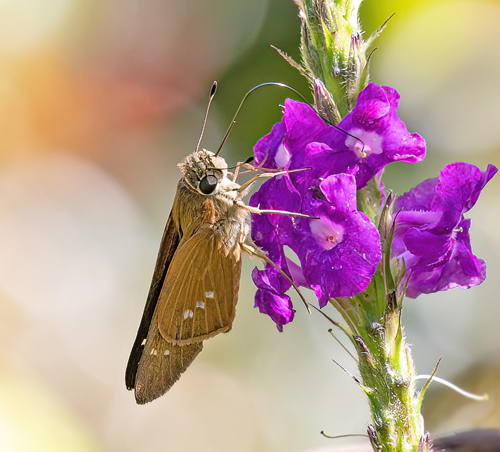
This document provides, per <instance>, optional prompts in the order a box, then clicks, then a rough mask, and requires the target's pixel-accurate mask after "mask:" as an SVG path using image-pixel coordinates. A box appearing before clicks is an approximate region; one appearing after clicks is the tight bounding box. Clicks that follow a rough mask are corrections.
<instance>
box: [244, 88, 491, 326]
mask: <svg viewBox="0 0 500 452" xmlns="http://www.w3.org/2000/svg"><path fill="white" fill-rule="evenodd" d="M398 103H399V94H398V93H397V91H396V90H394V89H393V88H390V87H386V86H378V85H376V84H375V83H370V84H369V85H368V86H367V87H366V88H365V89H364V90H363V91H361V92H360V94H359V96H358V100H357V103H356V106H355V107H354V108H353V109H352V111H351V112H350V113H349V114H347V115H346V116H345V117H344V119H343V120H342V121H341V122H340V123H339V124H338V126H332V125H328V124H325V123H324V121H323V120H322V119H321V118H320V117H319V116H318V114H317V113H316V111H315V110H314V109H313V108H312V107H310V106H309V105H307V104H304V103H301V102H298V101H294V100H290V99H287V100H286V102H285V107H284V111H283V119H282V121H281V122H280V123H278V124H275V125H274V126H273V128H272V130H271V132H270V133H269V134H268V135H266V136H264V137H263V138H261V139H260V140H259V141H258V142H257V144H256V145H255V148H254V154H255V162H256V165H258V166H259V167H262V168H268V169H284V170H288V172H287V173H286V174H284V175H281V176H277V177H274V178H272V179H270V180H268V181H267V182H266V183H264V184H263V185H262V186H261V188H260V189H259V190H258V191H257V192H256V193H255V194H254V195H253V196H252V198H251V200H250V204H251V205H253V206H258V207H260V208H261V209H271V210H282V211H289V212H300V213H302V214H305V215H307V216H308V218H299V217H294V216H288V215H280V214H269V215H253V217H252V239H253V240H254V242H255V243H256V244H257V245H258V246H259V247H260V248H261V249H263V250H264V251H265V252H266V253H267V254H268V256H269V258H270V259H271V260H272V261H273V262H274V263H275V264H276V265H277V266H278V267H279V268H280V269H281V272H280V271H278V270H277V269H276V268H275V267H274V266H272V265H269V264H268V265H267V266H266V267H265V268H264V270H259V269H257V268H256V269H255V270H254V271H253V273H252V277H253V280H254V282H255V284H256V286H257V293H256V296H255V305H256V307H258V308H259V309H260V311H261V312H263V313H266V314H268V315H269V316H270V317H271V318H272V319H273V320H274V322H275V323H276V324H277V326H278V328H279V329H280V330H282V328H283V325H285V324H286V323H288V322H290V321H291V320H292V319H293V315H294V311H293V307H292V304H291V301H290V297H289V296H288V295H287V294H286V292H287V291H288V290H289V289H290V287H291V284H290V282H289V281H288V280H287V278H285V277H284V275H283V274H282V273H285V274H286V275H288V276H289V277H290V278H291V279H292V280H293V281H294V282H295V284H297V285H300V286H303V287H307V288H310V289H312V290H313V291H314V292H315V294H316V296H317V298H318V300H319V305H320V307H323V306H324V305H325V304H326V303H327V302H328V300H329V299H331V298H334V297H352V296H355V295H357V294H359V293H360V292H363V291H364V290H365V289H366V288H367V287H368V285H369V283H370V281H371V279H372V277H373V275H374V273H375V271H376V270H377V267H378V265H379V263H380V260H381V256H382V250H381V243H380V236H379V232H378V230H377V227H376V226H375V225H374V224H373V222H372V221H371V219H370V218H369V217H368V215H367V214H366V213H364V212H362V211H359V210H358V203H357V195H358V194H359V193H360V192H359V190H360V189H362V188H363V187H366V186H367V184H368V183H369V182H370V181H371V180H372V179H375V180H376V181H378V180H379V178H380V176H381V174H382V172H383V169H384V167H385V166H386V165H387V164H389V163H392V162H395V161H403V162H407V163H416V162H419V161H422V160H423V159H424V157H425V141H424V140H423V138H422V137H421V136H420V135H418V134H416V133H409V132H408V130H407V128H406V126H405V124H404V123H403V122H402V121H401V119H399V117H398V116H397V108H398ZM495 172H496V168H495V167H493V166H489V167H488V169H487V171H486V172H484V173H482V172H481V171H480V170H479V169H478V168H476V167H475V166H473V165H468V164H465V163H457V164H453V165H449V166H448V167H446V168H445V169H443V171H442V172H441V175H440V177H439V179H432V180H428V181H426V182H423V183H422V184H420V185H419V186H417V187H416V188H414V189H413V190H412V191H410V192H409V193H407V194H405V195H404V196H402V197H401V198H399V199H398V201H397V203H396V208H395V209H396V210H395V212H397V214H396V215H395V218H396V222H395V234H394V240H393V247H392V256H393V259H394V261H395V262H402V261H404V265H405V268H406V280H405V284H408V295H409V296H412V297H415V296H417V295H419V294H420V293H430V292H435V291H438V290H446V289H449V288H451V287H455V286H458V287H470V286H473V285H476V284H479V283H480V282H481V281H482V280H483V279H484V262H483V261H481V260H479V259H478V258H476V257H475V256H474V255H473V254H472V252H471V249H470V244H469V236H468V229H469V222H468V220H465V219H464V218H463V214H464V213H465V212H467V211H468V210H469V209H470V208H471V207H472V206H473V205H474V203H475V202H476V200H477V198H478V196H479V193H480V191H481V189H482V188H483V187H484V185H485V184H486V183H487V182H488V180H489V179H490V178H491V177H492V176H493V175H494V174H495ZM380 190H381V191H383V188H380ZM381 195H382V197H383V193H382V194H381Z"/></svg>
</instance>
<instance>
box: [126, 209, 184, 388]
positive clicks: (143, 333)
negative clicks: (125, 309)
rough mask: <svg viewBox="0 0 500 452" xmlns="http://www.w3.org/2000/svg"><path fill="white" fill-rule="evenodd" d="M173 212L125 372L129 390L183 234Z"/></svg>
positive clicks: (133, 383) (132, 385)
mask: <svg viewBox="0 0 500 452" xmlns="http://www.w3.org/2000/svg"><path fill="white" fill-rule="evenodd" d="M174 206H175V202H174ZM174 211H175V209H172V212H174ZM172 212H171V213H170V216H169V217H168V221H167V225H166V226H165V231H164V233H163V238H162V240H161V244H160V250H159V252H158V257H157V259H156V265H155V269H154V272H153V279H152V281H151V286H150V289H149V294H148V298H147V301H146V306H145V308H144V313H143V315H142V319H141V323H140V325H139V331H138V332H137V336H136V338H135V342H134V345H133V347H132V351H131V353H130V357H129V360H128V364H127V370H126V372H125V384H126V386H127V389H129V390H131V389H133V388H134V387H135V383H136V375H137V369H138V366H139V361H140V360H141V356H142V354H143V350H144V341H145V340H146V337H147V335H148V331H149V329H150V325H151V320H152V318H153V313H154V311H155V308H156V305H157V302H158V297H159V295H160V292H161V288H162V286H163V282H164V280H165V275H166V273H167V270H168V268H169V266H170V262H171V261H172V257H173V255H174V253H175V250H176V249H177V247H178V245H179V242H180V240H181V232H180V230H179V227H178V226H177V222H176V221H174V214H173V213H172Z"/></svg>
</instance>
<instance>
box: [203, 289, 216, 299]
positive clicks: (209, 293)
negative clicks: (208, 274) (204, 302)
mask: <svg viewBox="0 0 500 452" xmlns="http://www.w3.org/2000/svg"><path fill="white" fill-rule="evenodd" d="M205 297H207V298H213V297H214V293H213V292H212V291H211V290H209V291H208V292H205Z"/></svg>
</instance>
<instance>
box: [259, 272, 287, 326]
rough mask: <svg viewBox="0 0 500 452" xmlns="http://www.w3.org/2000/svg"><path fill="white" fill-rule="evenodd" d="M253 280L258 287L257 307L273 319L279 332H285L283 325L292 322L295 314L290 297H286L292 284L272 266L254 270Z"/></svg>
mask: <svg viewBox="0 0 500 452" xmlns="http://www.w3.org/2000/svg"><path fill="white" fill-rule="evenodd" d="M252 279H253V282H254V283H255V285H256V286H257V292H256V293H255V307H256V308H259V311H260V312H261V313H263V314H267V315H268V316H269V317H271V319H272V320H273V321H274V323H276V326H277V327H278V330H279V331H283V325H286V324H287V323H289V322H291V321H292V320H293V317H294V314H295V310H294V309H293V306H292V301H291V300H290V297H289V296H288V295H285V292H286V291H287V290H288V289H289V288H290V286H291V284H290V283H289V282H288V281H287V280H286V279H285V278H284V277H283V276H282V275H281V274H280V273H279V272H278V270H277V269H276V268H274V267H272V266H270V265H268V266H266V268H265V269H264V270H259V269H257V268H254V269H253V271H252Z"/></svg>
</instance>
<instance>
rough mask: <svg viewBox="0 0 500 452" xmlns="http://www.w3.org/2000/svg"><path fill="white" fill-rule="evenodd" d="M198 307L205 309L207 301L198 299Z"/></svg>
mask: <svg viewBox="0 0 500 452" xmlns="http://www.w3.org/2000/svg"><path fill="white" fill-rule="evenodd" d="M196 307H197V308H201V309H205V303H204V302H203V301H197V302H196Z"/></svg>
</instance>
